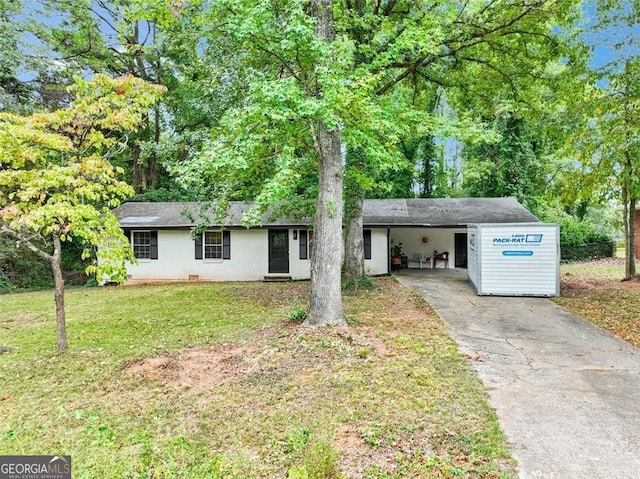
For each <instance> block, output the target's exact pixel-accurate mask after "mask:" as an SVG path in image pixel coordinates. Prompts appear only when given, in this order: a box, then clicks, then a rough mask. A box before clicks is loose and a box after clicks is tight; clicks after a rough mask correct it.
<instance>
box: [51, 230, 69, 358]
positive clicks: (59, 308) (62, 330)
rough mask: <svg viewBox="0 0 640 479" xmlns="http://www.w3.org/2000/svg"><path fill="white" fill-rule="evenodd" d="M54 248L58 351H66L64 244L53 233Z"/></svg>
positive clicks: (52, 263) (53, 268) (52, 258)
mask: <svg viewBox="0 0 640 479" xmlns="http://www.w3.org/2000/svg"><path fill="white" fill-rule="evenodd" d="M53 248H54V249H53V256H51V259H50V261H51V269H52V270H53V281H54V284H55V299H56V327H57V343H58V351H64V350H65V349H67V324H66V319H65V311H64V279H63V278H62V267H61V265H60V257H61V253H62V245H61V243H60V238H59V237H58V235H53Z"/></svg>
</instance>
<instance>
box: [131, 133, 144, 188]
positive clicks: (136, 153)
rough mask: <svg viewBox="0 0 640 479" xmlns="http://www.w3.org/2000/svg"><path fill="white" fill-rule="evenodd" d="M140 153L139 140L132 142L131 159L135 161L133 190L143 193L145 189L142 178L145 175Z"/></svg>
mask: <svg viewBox="0 0 640 479" xmlns="http://www.w3.org/2000/svg"><path fill="white" fill-rule="evenodd" d="M140 154H141V151H140V145H139V144H138V142H136V141H134V142H133V143H132V144H131V161H132V162H133V191H135V193H136V195H139V194H140V193H142V190H143V185H142V178H143V176H144V175H143V171H142V160H141V159H140Z"/></svg>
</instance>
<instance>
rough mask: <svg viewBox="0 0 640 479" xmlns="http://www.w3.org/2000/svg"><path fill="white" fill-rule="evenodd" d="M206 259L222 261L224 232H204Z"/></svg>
mask: <svg viewBox="0 0 640 479" xmlns="http://www.w3.org/2000/svg"><path fill="white" fill-rule="evenodd" d="M204 259H222V231H205V232H204Z"/></svg>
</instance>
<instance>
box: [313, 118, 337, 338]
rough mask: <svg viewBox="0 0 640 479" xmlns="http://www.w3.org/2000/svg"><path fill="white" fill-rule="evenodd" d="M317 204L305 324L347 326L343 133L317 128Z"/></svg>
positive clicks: (319, 126)
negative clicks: (343, 276) (343, 269)
mask: <svg viewBox="0 0 640 479" xmlns="http://www.w3.org/2000/svg"><path fill="white" fill-rule="evenodd" d="M317 137H318V146H319V149H320V155H319V156H320V159H319V170H320V171H319V184H318V187H319V188H318V189H319V192H318V203H317V205H316V218H315V220H316V223H315V230H314V232H313V249H312V255H311V298H310V305H309V313H308V314H307V319H306V320H305V322H304V324H305V326H324V325H329V324H339V325H344V324H346V323H345V320H344V317H343V314H342V287H341V275H340V270H341V266H342V155H341V154H340V132H339V131H338V130H331V131H329V130H327V129H326V127H325V125H324V124H323V123H322V122H321V123H320V124H319V125H318V130H317Z"/></svg>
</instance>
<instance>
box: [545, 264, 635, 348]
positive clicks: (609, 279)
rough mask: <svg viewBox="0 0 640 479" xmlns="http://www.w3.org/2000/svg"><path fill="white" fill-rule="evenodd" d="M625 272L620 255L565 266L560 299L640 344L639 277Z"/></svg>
mask: <svg viewBox="0 0 640 479" xmlns="http://www.w3.org/2000/svg"><path fill="white" fill-rule="evenodd" d="M623 275H624V260H623V259H621V258H608V259H603V260H597V261H589V262H584V263H576V264H571V265H563V266H562V267H561V279H560V289H561V297H560V298H559V299H558V300H557V302H558V303H559V304H562V305H563V306H565V307H567V308H569V309H571V310H572V311H574V312H576V313H578V314H580V315H581V316H582V317H584V318H585V319H587V320H589V321H591V322H593V323H594V324H596V325H597V326H599V327H601V328H603V329H605V330H607V331H609V332H610V333H612V334H614V335H616V336H618V337H619V338H621V339H624V340H625V341H627V342H629V343H631V344H633V345H634V346H636V347H640V321H638V318H640V278H634V279H633V280H631V281H621V280H620V278H622V277H623Z"/></svg>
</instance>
